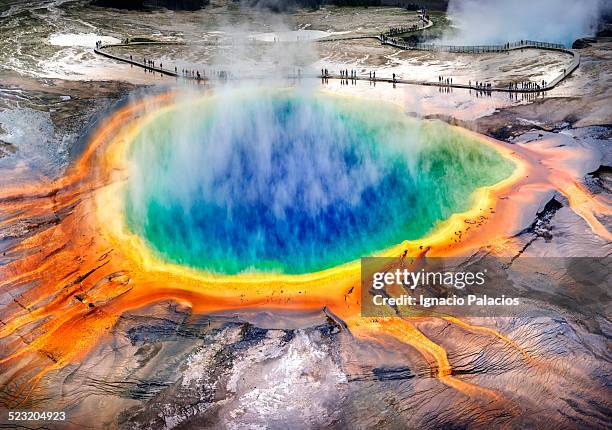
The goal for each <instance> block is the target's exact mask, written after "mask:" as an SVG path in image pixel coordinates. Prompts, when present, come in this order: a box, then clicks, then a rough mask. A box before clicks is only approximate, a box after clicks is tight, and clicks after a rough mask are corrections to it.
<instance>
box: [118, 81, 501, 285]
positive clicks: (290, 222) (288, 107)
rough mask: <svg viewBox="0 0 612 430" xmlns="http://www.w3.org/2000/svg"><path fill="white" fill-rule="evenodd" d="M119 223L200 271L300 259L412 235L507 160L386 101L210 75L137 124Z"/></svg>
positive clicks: (328, 260)
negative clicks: (246, 84)
mask: <svg viewBox="0 0 612 430" xmlns="http://www.w3.org/2000/svg"><path fill="white" fill-rule="evenodd" d="M130 158H131V160H132V165H131V167H130V179H129V183H128V189H127V195H126V217H127V222H128V226H129V228H130V229H131V230H132V231H133V232H135V233H137V234H139V235H140V236H141V237H142V238H143V239H144V240H145V241H146V242H147V243H148V244H149V245H150V246H151V247H152V248H153V249H154V250H155V252H156V253H157V254H158V255H159V256H160V257H162V258H163V259H165V260H167V261H170V262H175V263H179V264H185V265H188V266H193V267H197V268H201V269H205V270H208V271H212V272H221V273H239V272H243V271H250V270H258V271H275V272H285V273H306V272H311V271H317V270H322V269H325V268H329V267H334V266H336V265H339V264H342V263H346V262H350V261H353V260H356V259H358V258H360V257H361V256H366V255H371V254H372V253H373V252H376V251H380V250H383V249H385V248H388V247H390V246H393V245H396V244H398V243H400V242H402V241H403V240H406V239H417V238H419V237H422V236H423V235H425V234H426V233H427V232H428V231H430V230H431V229H432V228H434V227H435V225H436V223H437V222H439V221H442V220H444V219H446V218H448V217H449V216H450V215H451V214H452V213H454V212H457V211H462V210H466V209H468V208H469V206H470V201H471V199H470V196H471V194H472V192H473V190H474V189H475V188H477V187H479V186H483V185H492V184H494V183H496V182H498V181H499V180H501V179H503V178H505V177H507V176H508V175H509V174H510V173H511V171H512V163H510V162H508V161H506V160H505V159H502V157H501V155H499V154H498V153H497V152H496V151H494V150H493V149H491V148H489V147H487V146H485V145H482V144H481V143H480V142H477V141H474V140H472V139H470V138H467V137H466V136H464V135H463V134H459V133H456V132H453V131H451V129H450V128H449V127H447V126H444V125H443V124H441V123H435V124H434V123H420V122H418V121H417V120H414V119H410V118H408V117H406V116H405V115H404V114H403V113H402V112H401V111H399V110H398V109H397V108H396V107H395V106H387V105H384V104H383V105H381V104H380V103H378V104H376V105H374V104H372V103H371V102H370V103H368V102H362V101H359V100H357V99H351V100H348V99H341V98H338V97H330V96H323V95H317V94H315V93H312V92H311V91H308V90H303V89H293V90H272V89H248V88H240V89H221V88H219V89H218V90H217V91H216V94H215V95H214V96H207V97H204V98H200V99H198V100H196V101H191V102H187V103H185V104H183V105H179V106H178V107H177V108H176V109H175V110H171V111H169V112H164V113H162V114H160V115H159V116H157V117H156V118H155V119H154V120H153V121H152V122H150V123H149V124H147V125H146V126H145V127H144V128H143V129H142V130H141V132H140V135H139V136H138V138H137V139H136V141H135V142H134V146H133V149H132V154H131V155H130Z"/></svg>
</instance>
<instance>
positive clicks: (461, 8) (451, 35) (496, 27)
mask: <svg viewBox="0 0 612 430" xmlns="http://www.w3.org/2000/svg"><path fill="white" fill-rule="evenodd" d="M604 4H605V3H604V1H603V0H582V1H566V0H513V1H506V0H490V1H482V0H450V2H449V5H448V16H449V18H450V19H451V20H452V23H453V25H454V26H456V27H457V28H458V32H456V33H455V32H447V34H446V35H445V37H444V42H445V43H450V44H458V45H485V44H503V43H506V42H514V41H519V40H525V39H527V40H537V41H542V42H552V43H563V44H564V45H566V46H571V45H572V42H573V41H574V40H576V39H578V38H580V37H584V36H590V35H593V34H594V32H595V30H596V28H597V23H598V19H599V17H600V14H601V12H602V9H603V8H604Z"/></svg>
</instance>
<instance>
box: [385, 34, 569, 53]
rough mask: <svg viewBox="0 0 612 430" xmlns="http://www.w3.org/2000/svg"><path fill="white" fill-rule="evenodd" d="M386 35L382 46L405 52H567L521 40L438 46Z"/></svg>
mask: <svg viewBox="0 0 612 430" xmlns="http://www.w3.org/2000/svg"><path fill="white" fill-rule="evenodd" d="M386 34H387V33H385V34H384V35H383V36H382V37H380V41H381V42H382V43H383V44H385V45H391V46H395V47H396V48H401V49H406V50H417V51H434V52H455V53H465V54H483V53H487V52H506V51H513V50H516V49H523V48H538V49H551V50H555V51H564V52H569V50H568V49H566V48H565V46H563V45H561V44H559V43H548V42H537V41H535V40H521V41H520V42H511V43H504V44H503V45H438V44H435V43H410V42H407V41H405V40H403V39H399V38H396V37H388V36H387V35H386Z"/></svg>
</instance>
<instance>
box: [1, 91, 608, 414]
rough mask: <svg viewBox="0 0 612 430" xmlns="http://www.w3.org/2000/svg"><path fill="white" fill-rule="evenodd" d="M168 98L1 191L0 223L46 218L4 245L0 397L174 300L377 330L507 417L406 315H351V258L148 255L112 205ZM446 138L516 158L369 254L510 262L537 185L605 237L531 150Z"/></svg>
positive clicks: (572, 186)
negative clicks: (305, 261) (72, 159)
mask: <svg viewBox="0 0 612 430" xmlns="http://www.w3.org/2000/svg"><path fill="white" fill-rule="evenodd" d="M175 96H176V94H174V93H166V94H163V95H159V96H154V97H149V98H147V99H146V100H139V101H135V102H132V103H130V104H128V105H127V106H125V107H123V108H121V109H119V110H118V111H116V112H115V113H114V114H112V115H111V116H110V117H109V118H108V120H107V121H106V122H105V123H104V124H103V125H102V126H101V127H100V128H99V129H98V131H97V132H96V133H95V134H94V136H93V137H92V139H91V142H90V144H89V146H88V148H87V149H86V151H85V153H84V154H83V156H82V157H81V158H80V160H79V161H78V162H77V163H75V164H74V166H72V168H71V169H70V170H69V171H68V173H67V174H66V175H65V176H64V177H62V178H60V179H58V180H55V181H48V182H46V183H36V184H26V185H24V184H20V185H19V186H18V187H15V188H12V189H5V190H2V191H0V216H2V217H3V218H1V219H0V228H3V229H10V228H11V226H12V225H15V224H18V223H20V222H23V221H28V220H31V219H35V218H54V219H55V222H50V223H45V224H41V225H40V226H38V227H37V228H36V229H33V230H31V231H29V232H28V233H27V234H25V235H24V236H23V237H22V240H21V242H20V243H19V244H17V245H16V246H15V247H14V248H12V249H10V250H9V255H8V257H9V258H10V259H11V260H12V261H10V262H9V263H8V264H6V265H5V266H2V267H0V289H1V291H2V292H3V293H5V294H6V295H8V296H10V297H12V300H13V301H12V302H11V303H10V304H8V305H7V306H5V307H4V308H3V309H2V310H0V321H1V322H2V325H0V344H1V345H2V346H3V351H4V352H3V356H2V357H0V368H1V369H2V374H3V376H2V377H0V385H2V386H3V387H4V390H5V392H10V393H11V396H12V398H11V399H10V402H9V403H20V402H24V401H25V400H26V399H27V396H28V390H30V389H31V387H32V386H34V385H35V383H37V382H38V381H40V380H41V379H42V378H43V377H44V376H45V375H46V374H47V373H48V372H50V371H54V370H57V369H61V368H63V367H65V366H66V365H68V364H71V363H78V362H80V361H81V360H83V359H84V358H85V357H86V356H87V354H88V353H89V352H90V351H91V350H92V348H93V347H94V346H95V345H96V344H97V343H99V342H101V341H103V339H105V336H107V335H108V333H109V332H110V331H111V329H112V328H113V326H114V325H115V323H116V321H117V320H118V318H119V317H120V316H121V315H123V314H124V313H126V312H128V311H130V310H134V309H138V308H142V307H144V306H147V305H150V304H154V303H158V302H163V301H173V302H177V303H180V304H184V305H185V306H187V307H189V308H191V310H192V311H193V312H194V313H198V314H206V313H213V312H219V311H224V310H228V309H253V308H258V309H283V310H292V311H295V312H305V311H311V310H313V309H323V308H324V307H326V308H327V309H329V310H330V311H331V312H332V313H333V314H334V315H336V316H337V317H338V318H339V319H340V320H342V321H344V322H345V323H346V325H347V328H348V330H350V331H351V332H352V333H353V334H354V335H355V336H357V337H360V338H363V339H375V338H376V337H377V336H379V335H381V334H385V335H387V336H391V337H393V338H395V339H397V340H399V341H400V342H402V343H405V344H408V345H411V346H413V347H414V348H415V349H416V350H417V351H419V353H420V354H421V355H422V356H423V357H424V359H425V360H426V361H427V362H429V363H430V366H431V369H432V370H431V374H432V376H433V377H435V378H438V379H439V380H440V381H441V382H442V383H444V384H446V385H448V386H450V387H452V388H454V389H456V390H458V391H460V392H462V393H464V394H465V395H467V396H469V397H475V398H484V399H488V400H487V401H490V402H496V403H499V407H504V408H506V409H508V410H513V406H512V405H511V402H509V401H508V400H506V399H503V398H502V397H501V396H500V395H499V394H498V393H496V392H494V391H492V390H490V389H488V388H485V387H479V386H476V385H473V384H470V383H467V382H465V381H462V380H461V379H459V378H457V377H456V376H454V375H453V371H452V363H450V361H449V359H448V356H447V354H446V351H445V350H444V349H443V348H442V347H441V346H440V345H437V344H435V343H434V342H432V341H431V340H430V339H429V338H427V336H425V335H424V334H423V333H422V332H421V331H420V330H419V329H418V328H416V327H415V326H414V325H413V324H412V323H411V319H410V318H398V317H395V316H394V315H392V314H390V316H389V317H387V318H378V319H368V318H362V317H361V316H360V297H361V291H360V290H361V285H360V270H359V269H360V267H359V263H358V262H352V263H348V264H345V265H342V266H339V267H335V268H332V269H328V270H324V271H321V272H316V273H310V274H304V275H282V274H241V275H234V276H229V275H213V274H209V273H205V272H202V271H199V270H195V269H191V268H187V267H182V266H179V265H175V264H168V263H165V262H162V261H160V260H159V259H158V258H157V257H155V256H154V255H153V254H152V253H151V251H150V250H149V249H148V248H147V246H146V245H145V244H144V243H143V241H142V240H141V239H140V238H139V237H138V236H136V235H134V234H132V233H130V232H128V231H127V230H126V228H125V222H124V221H123V218H122V208H121V204H122V203H121V201H120V199H118V198H117V196H118V195H120V194H119V193H121V190H122V187H123V186H124V185H125V178H126V176H127V174H128V167H127V164H126V161H125V159H126V157H125V154H126V150H127V149H128V148H129V144H130V142H131V139H132V138H133V136H134V135H135V133H137V131H138V129H139V126H140V125H141V123H142V122H143V121H146V120H147V115H148V114H149V112H148V111H147V108H148V107H149V106H151V105H153V106H155V109H156V110H157V109H164V108H167V107H171V106H172V105H173V103H175ZM457 131H459V132H462V133H470V134H472V135H474V136H476V137H478V138H480V139H482V141H483V143H484V144H488V145H492V146H493V147H495V148H496V149H497V150H498V151H500V152H501V153H502V154H503V155H504V156H506V157H508V158H510V159H512V160H513V161H514V162H515V163H516V169H515V171H514V173H513V175H512V176H511V177H509V178H507V179H506V180H504V181H502V182H500V183H499V184H496V185H494V186H491V187H484V188H481V189H479V190H477V191H476V193H475V199H474V202H475V203H474V207H473V208H472V209H470V210H469V211H466V212H464V213H460V214H454V215H453V216H452V217H451V218H450V219H449V220H447V221H446V222H445V223H443V225H441V226H440V227H439V228H438V229H436V230H435V231H434V232H433V233H432V234H430V235H428V236H427V237H425V238H423V239H421V240H419V241H406V242H403V243H401V244H398V245H396V246H394V247H392V248H390V249H388V250H386V251H384V252H383V253H382V255H384V256H399V255H401V254H402V252H403V250H408V253H409V254H410V255H414V256H416V255H420V254H424V253H425V252H426V253H427V255H432V256H446V255H469V254H470V253H471V252H473V251H474V250H476V249H479V248H481V247H484V246H486V247H488V248H489V249H490V251H491V252H492V253H494V254H495V253H497V254H506V255H507V254H511V253H512V252H513V250H512V249H509V248H508V242H507V240H506V239H507V238H508V237H509V236H510V235H512V234H514V233H516V231H517V230H518V229H520V228H521V220H522V214H523V212H524V211H525V208H530V207H533V206H536V207H537V206H538V205H539V203H540V202H539V200H540V198H541V195H542V194H541V193H543V192H545V191H547V190H550V189H557V190H559V191H560V192H562V193H563V194H564V195H566V196H568V200H569V201H570V205H571V207H572V208H573V209H574V210H576V212H577V213H578V214H580V215H581V216H582V217H583V218H584V219H585V220H587V222H589V225H591V227H592V228H593V231H594V232H595V233H597V234H600V235H601V236H602V237H610V236H609V234H610V233H609V232H608V231H607V230H606V229H605V227H604V226H603V225H602V224H601V223H599V222H598V221H597V218H596V216H595V214H596V213H604V214H609V213H610V206H609V204H608V203H607V202H602V201H600V200H599V199H596V198H594V197H593V196H590V194H588V192H587V191H586V190H585V189H584V187H582V186H581V185H580V184H579V183H578V179H577V178H573V177H571V175H570V174H568V173H566V172H565V171H564V169H563V167H562V166H560V167H559V166H556V165H554V164H551V165H550V166H549V167H550V169H543V168H542V164H540V162H541V161H542V157H543V154H541V153H537V152H536V151H533V150H531V149H529V148H527V147H524V146H519V145H508V144H505V143H502V142H499V141H495V140H493V139H490V138H486V137H484V136H480V135H476V134H474V133H471V132H469V131H467V130H463V129H459V128H457ZM545 155H546V154H545ZM457 232H460V234H457ZM606 235H607V236H606ZM448 321H449V322H451V323H453V324H457V325H460V326H461V327H463V328H466V329H470V330H478V331H482V332H486V333H488V334H491V335H493V336H495V337H496V338H498V339H499V340H500V341H501V342H505V343H506V344H508V345H510V346H512V347H513V348H516V349H517V350H519V351H520V352H521V354H523V355H524V356H525V357H526V358H527V355H526V353H525V352H524V351H523V350H522V349H521V348H520V346H519V345H516V344H515V343H514V342H513V341H512V339H509V338H508V337H506V336H504V335H503V334H501V333H498V332H496V331H494V330H492V329H489V328H484V327H477V326H472V325H470V324H468V323H466V322H463V321H461V320H459V319H453V318H451V319H448ZM8 370H10V371H8ZM11 387H17V388H15V389H13V388H11ZM27 387H30V388H27Z"/></svg>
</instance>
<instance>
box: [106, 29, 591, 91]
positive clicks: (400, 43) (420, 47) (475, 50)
mask: <svg viewBox="0 0 612 430" xmlns="http://www.w3.org/2000/svg"><path fill="white" fill-rule="evenodd" d="M421 19H422V20H423V22H424V25H423V26H422V27H418V26H416V27H414V26H412V27H398V28H395V29H394V30H393V31H389V32H385V33H381V34H379V35H361V36H352V37H351V36H347V37H340V38H331V39H320V40H316V41H315V42H318V43H322V42H337V41H346V40H356V39H376V40H379V41H380V42H381V43H382V44H383V45H388V46H392V47H395V48H399V49H403V50H409V51H431V52H449V53H461V54H483V53H503V52H509V51H515V50H523V49H545V50H550V51H556V52H562V53H565V54H568V55H571V56H572V62H571V63H570V65H569V66H568V67H566V68H565V69H563V70H561V71H560V73H559V75H557V76H556V77H555V78H554V79H553V80H552V81H550V82H547V83H546V85H545V86H540V87H539V88H510V87H509V86H508V87H483V86H476V85H467V84H460V83H452V84H451V83H449V84H447V83H444V82H431V81H418V80H410V79H392V78H381V77H377V78H376V79H371V78H370V77H369V76H356V77H353V78H346V77H345V76H341V75H339V74H333V73H331V74H328V75H326V76H321V75H303V74H299V75H291V76H287V77H286V78H288V79H306V78H318V79H339V80H344V81H347V82H348V81H371V82H385V83H393V84H410V85H424V86H434V87H445V88H449V87H450V88H460V89H470V90H475V91H481V92H493V91H496V92H507V93H540V92H544V91H549V90H551V89H553V88H554V87H555V86H557V85H558V84H559V82H561V81H562V80H563V79H565V78H566V77H568V76H569V75H570V74H571V73H572V72H573V71H574V70H576V69H577V68H578V67H579V65H580V55H579V54H578V53H577V52H576V51H574V50H571V49H567V48H565V47H564V46H563V45H559V44H554V43H547V42H537V41H533V40H521V41H519V42H512V43H506V44H503V45H474V46H462V45H437V44H432V43H413V44H411V43H409V42H406V41H405V40H403V39H401V38H398V36H400V35H402V34H408V33H411V32H415V31H421V30H424V29H427V28H430V27H432V26H433V21H431V20H430V19H429V18H427V19H425V18H423V17H421ZM391 34H393V36H391ZM177 44H182V43H180V42H161V41H160V42H155V41H151V42H131V43H130V42H128V43H117V44H108V45H100V46H96V48H94V52H95V53H96V54H99V55H102V56H105V57H107V58H110V59H113V60H116V61H121V62H124V63H128V64H131V65H133V66H137V67H141V68H143V69H145V70H148V71H150V72H156V73H160V74H163V75H167V76H172V77H175V78H177V79H178V78H180V79H185V80H191V81H198V82H199V81H209V80H210V78H209V77H207V76H205V75H204V74H202V75H201V76H200V77H197V76H193V75H192V74H183V73H181V72H180V71H178V70H175V69H165V68H161V67H156V66H152V65H150V64H146V63H145V62H144V61H142V62H139V61H137V60H134V59H133V58H126V57H122V56H119V55H114V54H111V53H109V52H107V51H106V49H107V48H113V47H131V46H138V45H177ZM228 79H229V80H232V79H236V78H232V77H229V76H225V77H224V78H223V80H228ZM251 79H261V78H251Z"/></svg>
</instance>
